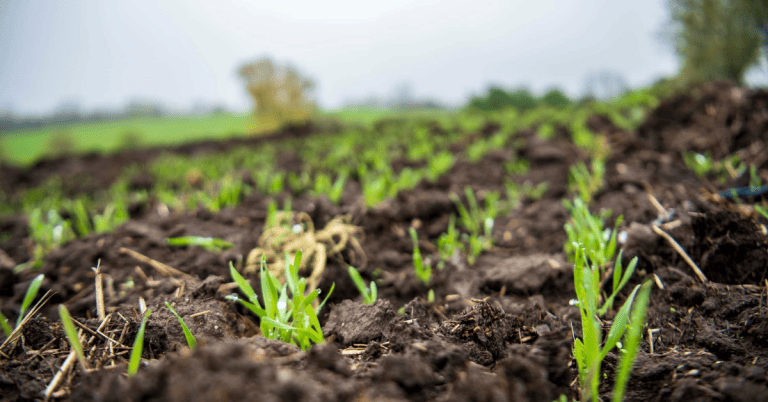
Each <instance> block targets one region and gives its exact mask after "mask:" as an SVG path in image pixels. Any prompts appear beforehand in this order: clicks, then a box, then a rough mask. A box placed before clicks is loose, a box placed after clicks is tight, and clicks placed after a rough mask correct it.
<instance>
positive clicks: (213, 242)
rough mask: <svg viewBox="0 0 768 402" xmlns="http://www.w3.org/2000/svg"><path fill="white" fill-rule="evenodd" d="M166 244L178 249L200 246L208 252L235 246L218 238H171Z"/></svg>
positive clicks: (166, 240)
mask: <svg viewBox="0 0 768 402" xmlns="http://www.w3.org/2000/svg"><path fill="white" fill-rule="evenodd" d="M165 244H167V245H169V246H176V247H182V246H198V247H202V248H204V249H206V250H208V251H221V250H226V249H229V248H232V247H234V246H235V245H234V244H232V243H230V242H228V241H224V240H222V239H219V238H216V237H201V236H183V237H169V238H167V239H165Z"/></svg>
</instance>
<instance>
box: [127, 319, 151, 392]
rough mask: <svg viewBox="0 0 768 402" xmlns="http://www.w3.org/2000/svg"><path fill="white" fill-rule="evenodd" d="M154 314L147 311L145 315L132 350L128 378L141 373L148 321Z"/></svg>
mask: <svg viewBox="0 0 768 402" xmlns="http://www.w3.org/2000/svg"><path fill="white" fill-rule="evenodd" d="M150 314H152V310H147V312H146V313H144V318H143V319H142V320H141V326H140V327H139V332H138V333H137V334H136V340H135V341H134V342H133V349H131V359H130V360H129V361H128V377H133V376H134V375H136V372H137V371H139V364H140V363H141V352H142V350H143V349H144V329H145V328H146V326H147V320H148V319H149V315H150Z"/></svg>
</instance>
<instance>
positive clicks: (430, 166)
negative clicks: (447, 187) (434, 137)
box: [427, 151, 456, 182]
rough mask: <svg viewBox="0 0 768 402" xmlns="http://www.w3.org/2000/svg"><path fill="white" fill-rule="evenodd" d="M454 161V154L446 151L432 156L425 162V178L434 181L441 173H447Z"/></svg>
mask: <svg viewBox="0 0 768 402" xmlns="http://www.w3.org/2000/svg"><path fill="white" fill-rule="evenodd" d="M455 162H456V155H454V154H453V153H451V152H448V151H443V152H440V153H438V154H436V155H434V156H432V157H431V158H429V160H428V162H427V179H429V180H430V181H432V182H434V181H435V180H437V179H438V178H439V177H440V176H442V175H443V174H445V173H448V172H449V171H450V170H451V168H452V167H453V164H454V163H455Z"/></svg>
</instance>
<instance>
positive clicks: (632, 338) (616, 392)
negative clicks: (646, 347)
mask: <svg viewBox="0 0 768 402" xmlns="http://www.w3.org/2000/svg"><path fill="white" fill-rule="evenodd" d="M650 294H651V282H650V281H646V282H645V283H644V284H643V286H642V289H641V290H640V294H639V295H638V296H637V300H636V301H635V303H634V307H633V308H632V323H631V324H630V326H629V330H628V331H627V334H626V336H625V337H624V350H625V351H626V352H624V354H622V355H621V357H620V358H619V367H618V371H617V374H616V381H615V385H614V387H613V401H614V402H620V401H622V400H623V399H624V392H625V390H626V385H627V382H628V381H629V377H630V375H631V373H632V365H633V364H634V361H635V357H636V356H637V352H638V350H639V348H640V341H641V339H642V337H643V328H644V327H645V319H646V312H647V311H648V302H649V300H650Z"/></svg>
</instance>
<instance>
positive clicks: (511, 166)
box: [504, 158, 531, 176]
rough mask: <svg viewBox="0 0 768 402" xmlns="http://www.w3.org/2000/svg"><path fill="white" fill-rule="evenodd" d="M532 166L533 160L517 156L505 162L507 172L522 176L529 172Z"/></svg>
mask: <svg viewBox="0 0 768 402" xmlns="http://www.w3.org/2000/svg"><path fill="white" fill-rule="evenodd" d="M530 166H531V162H530V161H529V160H528V159H525V158H517V159H514V160H511V161H508V162H504V171H506V172H507V174H511V175H514V176H520V175H524V174H526V173H528V170H529V169H530Z"/></svg>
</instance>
